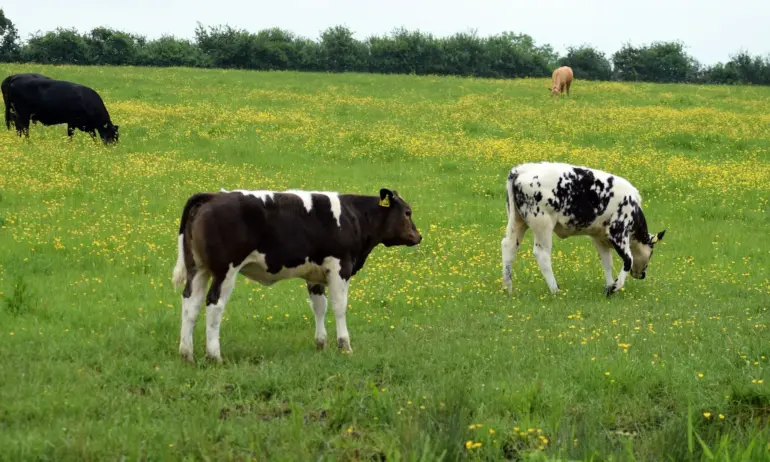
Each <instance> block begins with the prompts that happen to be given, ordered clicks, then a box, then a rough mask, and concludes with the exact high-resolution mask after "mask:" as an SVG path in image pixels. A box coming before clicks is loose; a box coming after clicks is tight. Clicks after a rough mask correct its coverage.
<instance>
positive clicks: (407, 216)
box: [380, 188, 422, 247]
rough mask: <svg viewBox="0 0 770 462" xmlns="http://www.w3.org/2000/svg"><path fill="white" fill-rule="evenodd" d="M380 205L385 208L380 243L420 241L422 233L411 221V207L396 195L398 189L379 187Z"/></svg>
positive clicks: (405, 243)
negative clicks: (385, 214) (385, 212)
mask: <svg viewBox="0 0 770 462" xmlns="http://www.w3.org/2000/svg"><path fill="white" fill-rule="evenodd" d="M380 207H382V208H385V209H387V217H386V218H385V222H384V229H383V239H382V243H383V244H384V245H385V246H386V247H392V246H394V245H406V246H409V247H411V246H414V245H417V244H419V243H420V241H422V235H420V233H419V231H417V227H416V226H415V224H414V222H413V221H412V207H410V206H409V204H407V203H406V202H405V201H404V200H403V199H402V198H401V196H399V195H398V191H391V190H389V189H385V188H383V189H380Z"/></svg>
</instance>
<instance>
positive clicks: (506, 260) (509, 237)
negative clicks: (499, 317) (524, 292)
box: [500, 208, 527, 295]
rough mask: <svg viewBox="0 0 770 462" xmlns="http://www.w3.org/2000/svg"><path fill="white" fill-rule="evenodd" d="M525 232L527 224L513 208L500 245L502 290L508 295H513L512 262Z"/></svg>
mask: <svg viewBox="0 0 770 462" xmlns="http://www.w3.org/2000/svg"><path fill="white" fill-rule="evenodd" d="M526 231H527V223H526V222H525V221H524V219H523V218H522V217H521V215H519V213H518V212H516V209H515V208H514V209H513V216H512V217H510V218H509V219H508V226H507V228H506V230H505V237H504V238H503V241H502V242H501V243H500V247H502V251H503V289H507V290H508V295H511V294H512V293H513V282H512V281H511V277H512V273H513V268H512V267H513V262H514V261H515V260H516V253H517V252H518V251H519V246H521V241H522V239H524V233H525V232H526Z"/></svg>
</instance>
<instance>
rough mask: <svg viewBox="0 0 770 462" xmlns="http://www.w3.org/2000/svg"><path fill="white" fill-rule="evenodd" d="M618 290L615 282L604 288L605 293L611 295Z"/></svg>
mask: <svg viewBox="0 0 770 462" xmlns="http://www.w3.org/2000/svg"><path fill="white" fill-rule="evenodd" d="M617 291H618V289H616V288H615V284H612V285H611V286H606V287H605V288H604V295H606V296H608V297H609V296H610V295H612V294H614V293H615V292H617Z"/></svg>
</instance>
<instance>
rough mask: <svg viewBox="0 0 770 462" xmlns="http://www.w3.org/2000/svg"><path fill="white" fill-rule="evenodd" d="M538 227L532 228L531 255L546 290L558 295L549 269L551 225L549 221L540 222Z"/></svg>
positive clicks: (554, 279)
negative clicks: (532, 244) (538, 268)
mask: <svg viewBox="0 0 770 462" xmlns="http://www.w3.org/2000/svg"><path fill="white" fill-rule="evenodd" d="M538 225H539V226H537V227H535V226H534V225H533V226H532V232H533V234H534V235H535V246H534V249H533V253H534V254H535V258H536V259H537V265H538V266H539V267H540V272H541V273H543V277H544V278H545V282H546V284H548V288H549V289H551V293H554V294H558V293H559V285H558V284H557V283H556V278H555V277H554V275H553V269H552V268H551V246H552V241H553V224H551V223H550V220H542V221H541V222H540V223H538Z"/></svg>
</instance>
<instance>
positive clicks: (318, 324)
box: [307, 282, 326, 350]
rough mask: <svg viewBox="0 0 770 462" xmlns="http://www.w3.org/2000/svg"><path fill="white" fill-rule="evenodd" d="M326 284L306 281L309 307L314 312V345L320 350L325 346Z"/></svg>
mask: <svg viewBox="0 0 770 462" xmlns="http://www.w3.org/2000/svg"><path fill="white" fill-rule="evenodd" d="M325 291H326V286H324V285H323V284H313V283H310V282H308V283H307V293H308V296H309V297H310V307H311V308H312V309H313V314H315V345H316V348H318V349H319V350H322V349H324V348H325V347H326V325H325V323H324V318H325V316H326V294H325V293H324V292H325Z"/></svg>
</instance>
